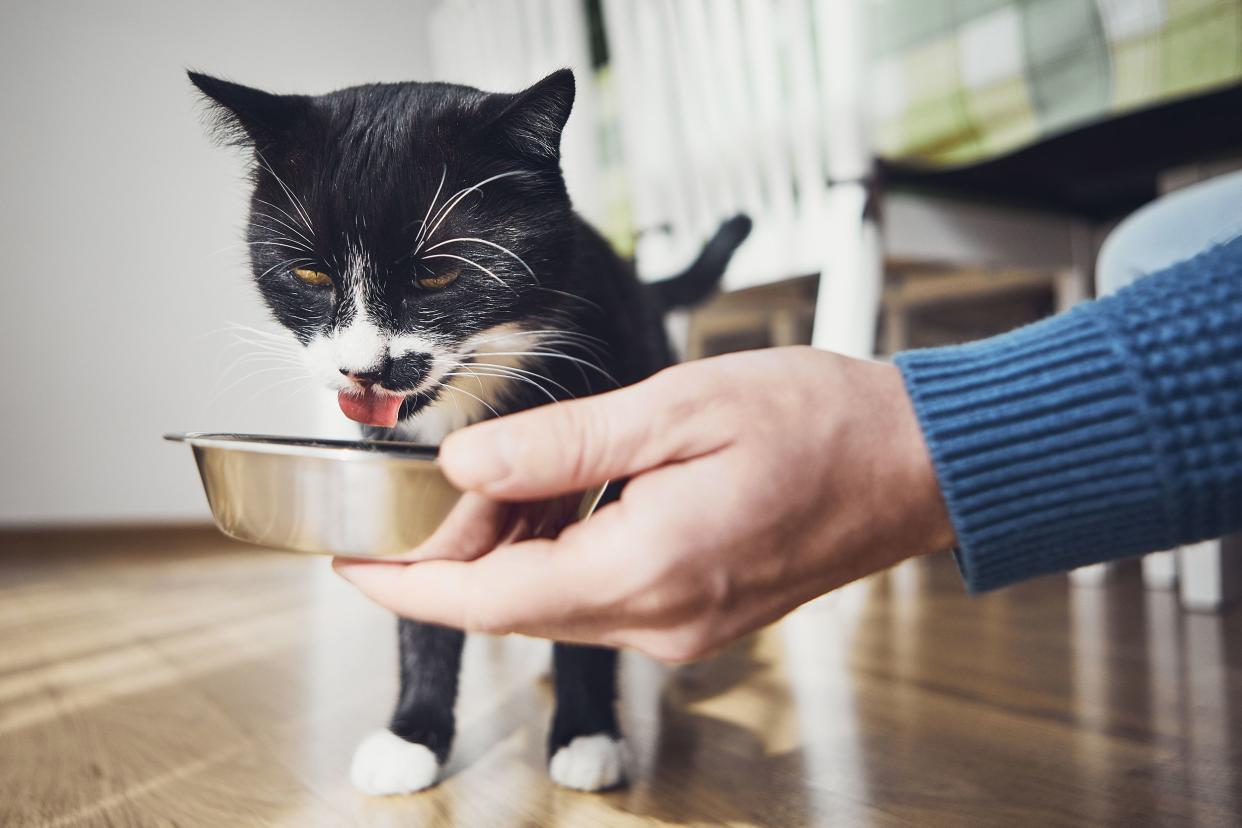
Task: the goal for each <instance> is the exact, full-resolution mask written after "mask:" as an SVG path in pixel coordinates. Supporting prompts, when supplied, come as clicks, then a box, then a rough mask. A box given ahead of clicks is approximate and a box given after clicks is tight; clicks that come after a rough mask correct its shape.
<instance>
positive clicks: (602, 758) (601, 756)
mask: <svg viewBox="0 0 1242 828" xmlns="http://www.w3.org/2000/svg"><path fill="white" fill-rule="evenodd" d="M548 774H549V775H550V776H551V777H552V781H553V782H555V783H556V784H558V785H563V786H565V787H566V788H573V789H574V790H578V791H602V790H604V789H606V788H611V787H614V786H616V785H619V784H620V783H621V782H622V781H623V780H624V779H625V742H623V741H621V740H620V739H614V738H612V737H611V736H608V735H606V734H603V733H596V734H595V735H594V736H578V737H577V738H575V739H574V740H573V741H572V742H570V743H569V744H567V745H565V747H563V748H561V749H560V750H558V751H557V752H556V754H555V755H554V756H553V757H552V761H551V763H549V765H548Z"/></svg>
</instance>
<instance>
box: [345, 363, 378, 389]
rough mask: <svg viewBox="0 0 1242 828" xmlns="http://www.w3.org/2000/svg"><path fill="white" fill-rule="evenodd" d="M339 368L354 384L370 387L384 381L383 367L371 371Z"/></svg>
mask: <svg viewBox="0 0 1242 828" xmlns="http://www.w3.org/2000/svg"><path fill="white" fill-rule="evenodd" d="M339 370H340V372H341V373H342V374H343V375H345V376H346V377H348V378H349V379H350V380H351V381H353V383H354V384H356V385H359V386H361V387H363V388H370V387H371V386H372V385H378V384H379V383H381V382H383V381H384V369H383V368H382V367H381V368H376V369H374V370H371V371H351V370H350V369H348V368H341V369H339Z"/></svg>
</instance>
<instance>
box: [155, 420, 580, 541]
mask: <svg viewBox="0 0 1242 828" xmlns="http://www.w3.org/2000/svg"><path fill="white" fill-rule="evenodd" d="M165 439H167V440H173V441H177V442H182V443H188V444H189V445H190V447H191V448H192V449H193V450H194V459H195V461H196V462H197V463H198V472H199V476H200V477H201V478H202V480H203V491H205V492H206V494H207V503H208V504H209V505H210V506H211V514H212V517H213V518H214V519H215V522H216V525H217V526H218V527H219V528H220V530H221V531H222V532H224V533H225V534H226V535H229V536H231V537H234V538H237V539H238V540H243V541H248V542H250V543H255V544H260V545H262V546H270V547H276V548H280V549H288V550H293V551H298V552H314V553H320V554H330V555H343V556H348V557H355V558H376V557H383V558H400V556H402V555H404V554H406V553H409V552H410V550H412V549H413V548H414V547H416V546H418V545H419V544H421V543H422V542H423V541H425V540H427V539H428V538H429V537H431V535H432V533H433V532H434V531H435V530H436V528H437V527H439V526H440V524H441V523H442V522H443V521H444V519H445V518H446V517H447V516H448V514H449V512H450V511H452V509H453V507H454V506H455V505H456V504H457V502H458V500H459V499H460V497H461V492H459V491H458V490H457V489H455V488H454V487H453V485H452V484H451V483H449V481H448V479H447V478H445V477H444V475H443V474H442V473H441V472H440V467H439V465H437V464H436V449H435V448H432V447H429V446H419V445H414V444H411V443H398V442H385V441H378V440H359V441H348V440H317V439H301V438H293V437H270V436H265V435H257V434H209V433H201V432H193V433H189V434H168V435H165ZM602 493H603V488H602V487H600V488H598V489H594V490H592V491H589V492H586V493H584V494H582V495H575V496H573V497H569V498H561V499H559V500H555V501H547V502H544V503H538V504H522V505H515V506H512V507H506V508H509V509H511V514H508V515H507V516H506V517H505V522H506V524H507V526H508V528H507V529H505V530H504V533H505V534H506V535H513V534H516V533H523V534H527V535H532V536H533V535H546V534H548V533H550V532H555V531H559V529H560V528H563V527H564V526H565V525H566V524H568V523H571V522H573V521H574V520H581V519H584V518H586V517H587V516H588V515H589V514H590V513H591V512H592V511H593V510H594V508H595V505H596V503H598V502H599V498H600V495H601V494H602ZM519 527H520V528H519Z"/></svg>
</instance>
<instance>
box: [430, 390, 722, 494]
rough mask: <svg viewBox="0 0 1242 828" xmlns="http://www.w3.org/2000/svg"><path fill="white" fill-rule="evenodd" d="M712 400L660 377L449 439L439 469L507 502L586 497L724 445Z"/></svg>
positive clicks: (456, 480)
mask: <svg viewBox="0 0 1242 828" xmlns="http://www.w3.org/2000/svg"><path fill="white" fill-rule="evenodd" d="M709 405H710V395H705V394H702V393H694V392H693V391H689V390H687V389H685V388H684V387H683V386H682V385H679V384H678V383H677V382H676V381H670V380H669V379H668V378H667V377H660V376H658V377H654V378H652V379H650V380H647V381H645V382H642V383H639V384H638V385H634V386H631V387H629V388H625V389H622V390H620V391H614V392H612V393H609V394H601V395H598V396H595V397H590V398H587V399H583V400H574V401H571V402H564V403H559V404H556V405H545V406H541V407H540V408H538V409H535V410H533V411H527V412H523V413H521V414H515V415H512V416H509V417H502V418H500V419H497V420H491V421H488V422H485V423H481V424H479V425H476V426H473V427H471V428H468V429H465V430H463V431H459V432H456V433H454V434H452V435H450V436H449V437H448V438H447V439H446V440H445V442H444V445H443V446H442V447H441V450H440V464H441V466H442V467H443V468H444V471H445V473H446V474H447V475H448V476H449V479H450V480H452V481H453V482H454V483H455V484H456V485H457V486H459V487H461V488H463V489H469V490H473V491H478V492H482V493H484V494H486V495H489V496H492V497H497V498H501V499H507V500H526V499H534V498H541V497H548V496H551V495H556V494H565V493H568V492H573V491H579V490H582V489H586V488H589V487H591V486H596V485H600V484H602V483H605V482H607V481H609V480H611V479H615V478H621V477H629V476H632V475H636V474H639V473H641V472H644V471H647V470H649V469H652V468H654V467H656V466H659V465H662V464H665V463H669V462H675V461H679V460H686V459H689V458H691V457H694V456H698V455H699V454H702V453H705V452H707V451H711V450H713V449H714V448H716V447H718V445H719V441H720V439H721V435H720V434H719V433H718V430H716V431H713V430H712V429H705V428H703V423H702V422H701V420H702V419H703V418H704V417H705V416H706V415H707V414H708V412H709Z"/></svg>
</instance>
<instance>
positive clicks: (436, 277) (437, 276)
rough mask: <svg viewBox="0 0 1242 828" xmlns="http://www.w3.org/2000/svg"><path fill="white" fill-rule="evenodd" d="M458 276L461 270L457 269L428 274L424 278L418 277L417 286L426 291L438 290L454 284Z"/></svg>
mask: <svg viewBox="0 0 1242 828" xmlns="http://www.w3.org/2000/svg"><path fill="white" fill-rule="evenodd" d="M460 274H461V270H460V269H459V268H453V269H452V270H446V271H444V272H443V273H429V274H428V275H426V276H422V277H419V279H418V286H419V287H420V288H426V289H427V290H439V289H440V288H446V287H448V286H449V285H451V284H453V282H456V281H457V277H458V276H459V275H460Z"/></svg>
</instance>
